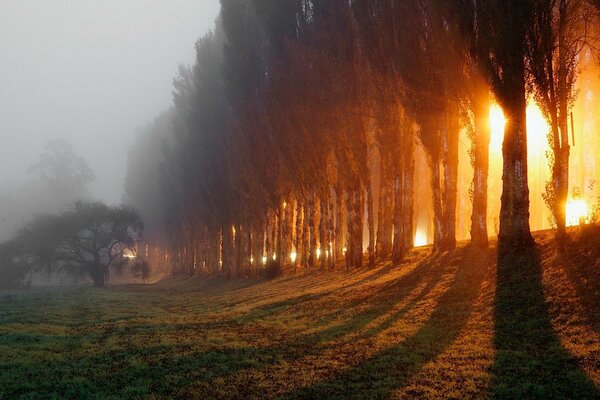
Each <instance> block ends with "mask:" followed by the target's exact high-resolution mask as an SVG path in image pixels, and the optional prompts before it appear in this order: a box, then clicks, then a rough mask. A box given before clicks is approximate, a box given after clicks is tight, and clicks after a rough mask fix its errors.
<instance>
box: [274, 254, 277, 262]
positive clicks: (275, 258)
mask: <svg viewBox="0 0 600 400" xmlns="http://www.w3.org/2000/svg"><path fill="white" fill-rule="evenodd" d="M275 260H277V253H273V261H275Z"/></svg>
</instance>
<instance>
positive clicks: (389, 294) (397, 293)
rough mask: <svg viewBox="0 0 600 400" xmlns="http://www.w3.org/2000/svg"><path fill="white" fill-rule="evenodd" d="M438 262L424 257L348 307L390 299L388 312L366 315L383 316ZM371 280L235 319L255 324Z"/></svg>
mask: <svg viewBox="0 0 600 400" xmlns="http://www.w3.org/2000/svg"><path fill="white" fill-rule="evenodd" d="M439 262H440V256H437V255H436V256H428V257H426V258H424V259H423V260H421V261H420V262H419V263H418V264H417V266H416V267H415V268H414V269H413V270H412V271H410V272H409V273H407V274H406V275H403V276H402V277H400V278H399V279H397V280H394V281H393V282H391V283H389V284H388V285H385V286H383V287H382V288H380V290H378V291H376V293H374V294H373V293H370V294H368V295H366V296H363V297H361V298H359V299H356V300H354V301H353V302H351V303H350V304H349V305H348V307H349V308H353V307H356V306H358V305H360V304H364V303H365V302H368V301H370V302H371V303H375V304H376V303H377V302H381V301H382V300H388V301H387V302H386V303H385V305H384V306H385V309H378V310H375V309H370V310H369V311H368V312H367V313H368V314H373V315H374V317H376V316H378V315H381V314H382V313H383V312H385V311H387V310H389V309H390V308H392V307H393V306H394V304H395V303H397V302H398V301H400V300H402V299H403V297H404V296H405V295H408V293H409V292H410V290H412V289H413V287H414V286H416V285H417V284H418V283H419V282H420V281H421V280H424V279H426V278H427V276H428V275H429V274H431V273H432V272H434V270H435V268H436V267H437V266H439V265H438V264H439ZM442 267H445V266H442ZM440 273H441V271H435V275H436V276H438V275H439V274H440ZM376 274H377V273H376ZM368 280H370V277H369V276H368V277H365V278H363V279H361V280H359V282H353V283H349V284H347V285H344V286H341V287H336V288H332V289H329V290H326V291H323V292H318V293H308V294H302V295H299V296H296V297H292V298H289V299H285V300H281V301H277V302H273V303H268V304H265V305H262V306H259V307H255V308H253V309H252V310H250V311H249V312H248V313H246V314H245V315H244V316H242V317H238V318H235V321H237V322H243V323H251V322H254V321H256V320H257V319H262V318H266V317H268V316H270V315H273V314H277V313H279V312H282V311H285V310H286V309H289V308H291V307H293V306H296V305H298V304H300V303H303V302H306V301H318V300H320V299H322V298H325V297H327V296H330V295H332V294H334V293H336V292H339V291H342V290H348V289H351V288H353V287H356V286H359V285H360V284H361V283H364V281H368ZM334 316H338V313H337V312H336V313H335V315H331V316H330V317H334ZM363 317H364V313H361V315H360V316H359V317H358V318H361V319H363ZM343 330H344V331H345V329H343Z"/></svg>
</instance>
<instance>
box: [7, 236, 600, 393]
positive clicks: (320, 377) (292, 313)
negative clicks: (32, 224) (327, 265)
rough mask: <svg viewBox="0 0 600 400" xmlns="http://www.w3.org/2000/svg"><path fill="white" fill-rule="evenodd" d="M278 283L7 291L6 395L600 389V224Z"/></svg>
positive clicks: (417, 253)
mask: <svg viewBox="0 0 600 400" xmlns="http://www.w3.org/2000/svg"><path fill="white" fill-rule="evenodd" d="M571 234H572V236H573V237H574V243H573V244H572V245H571V246H570V251H569V255H568V256H567V257H557V256H556V255H555V251H554V248H553V245H552V239H551V237H552V235H551V233H549V232H546V233H540V234H537V235H536V240H537V242H538V247H537V248H536V249H535V250H532V251H528V252H525V253H521V254H519V255H506V256H503V257H501V258H498V257H497V256H496V252H495V250H494V249H490V250H489V251H480V250H474V249H470V248H468V247H467V246H465V245H461V246H459V248H458V250H456V251H455V252H452V253H446V254H438V255H431V254H430V249H429V248H419V249H415V250H414V251H412V252H411V253H410V254H409V255H408V256H407V258H406V260H405V261H404V262H402V263H401V264H399V265H390V264H384V265H380V266H378V267H377V268H374V269H370V270H367V269H365V270H360V271H359V270H356V271H337V272H320V273H310V274H305V275H302V276H296V277H284V278H280V279H276V280H270V281H267V280H258V281H226V280H223V279H217V278H215V279H211V280H201V279H199V278H187V279H183V278H178V279H169V280H165V281H162V282H159V283H157V284H153V285H126V286H113V287H108V288H104V289H95V288H91V287H84V288H82V287H79V288H70V289H64V288H63V289H51V288H45V289H36V290H27V291H19V292H0V399H18V398H24V399H37V398H40V399H41V398H43V399H48V398H60V399H63V398H72V399H86V398H98V399H107V398H115V399H117V398H127V399H128V398H185V399H187V398H198V399H209V398H219V399H221V398H222V399H263V398H266V399H270V398H281V399H335V398H357V399H377V398H410V399H417V398H418V399H422V398H431V399H440V398H455V399H468V398H506V399H508V398H513V399H514V398H539V399H552V398H556V399H558V398H578V399H585V398H589V399H592V398H600V249H599V248H598V246H597V243H598V240H599V239H600V232H598V231H597V229H595V228H588V229H586V230H576V231H573V232H571Z"/></svg>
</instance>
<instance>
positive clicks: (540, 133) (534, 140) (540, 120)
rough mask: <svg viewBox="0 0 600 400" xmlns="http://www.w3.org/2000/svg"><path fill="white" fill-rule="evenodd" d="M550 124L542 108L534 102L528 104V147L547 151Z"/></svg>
mask: <svg viewBox="0 0 600 400" xmlns="http://www.w3.org/2000/svg"><path fill="white" fill-rule="evenodd" d="M549 131H550V126H549V125H548V121H546V118H544V114H542V110H540V108H539V107H538V105H537V104H535V103H534V102H531V101H530V102H529V103H528V104H527V147H528V149H536V150H538V152H540V151H542V152H545V150H544V149H546V147H548V132H549Z"/></svg>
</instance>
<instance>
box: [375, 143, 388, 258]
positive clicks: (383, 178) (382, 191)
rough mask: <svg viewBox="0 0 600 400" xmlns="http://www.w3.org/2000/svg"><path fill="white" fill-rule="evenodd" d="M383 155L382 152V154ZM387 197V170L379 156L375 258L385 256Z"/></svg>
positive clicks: (382, 158)
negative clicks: (384, 237) (384, 233)
mask: <svg viewBox="0 0 600 400" xmlns="http://www.w3.org/2000/svg"><path fill="white" fill-rule="evenodd" d="M382 153H383V152H382ZM386 196H387V170H386V162H385V159H384V155H383V154H381V156H380V161H379V206H378V207H377V241H376V244H375V246H376V248H375V252H376V254H377V258H378V259H380V260H383V259H385V257H386V255H385V254H384V251H383V225H384V223H383V220H384V210H385V202H386V200H385V198H386Z"/></svg>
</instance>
